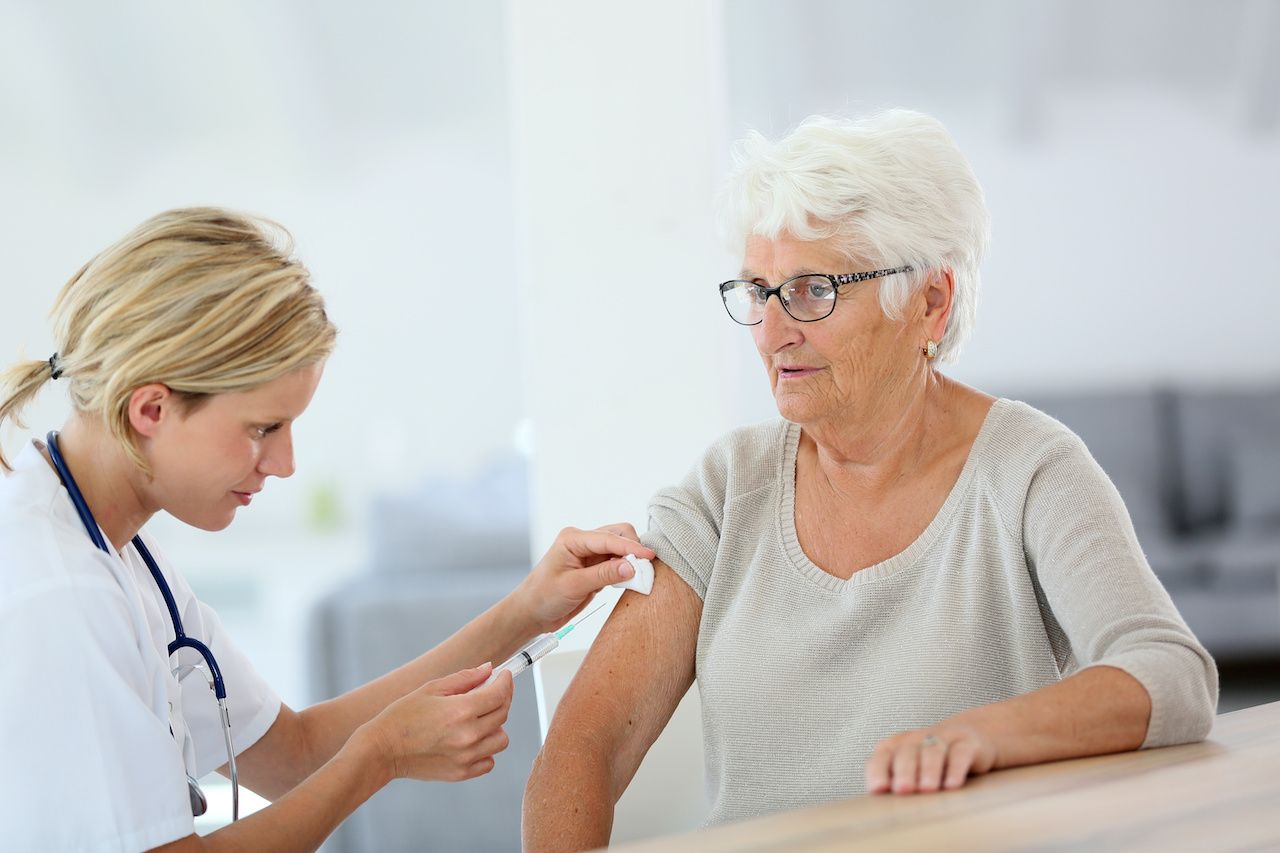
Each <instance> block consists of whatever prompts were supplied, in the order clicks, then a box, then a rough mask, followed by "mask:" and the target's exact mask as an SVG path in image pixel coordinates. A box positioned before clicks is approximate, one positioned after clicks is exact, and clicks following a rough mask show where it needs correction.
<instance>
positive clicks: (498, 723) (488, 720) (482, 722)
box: [476, 702, 511, 736]
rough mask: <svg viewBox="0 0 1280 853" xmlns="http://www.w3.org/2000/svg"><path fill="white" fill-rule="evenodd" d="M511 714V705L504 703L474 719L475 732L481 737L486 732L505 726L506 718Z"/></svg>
mask: <svg viewBox="0 0 1280 853" xmlns="http://www.w3.org/2000/svg"><path fill="white" fill-rule="evenodd" d="M510 713H511V703H510V702H506V703H504V704H502V705H499V706H498V707H497V708H494V709H493V710H492V711H489V712H488V713H485V714H481V715H480V716H479V717H478V718H477V719H476V730H477V731H479V732H480V733H481V736H483V735H484V733H486V732H490V731H493V730H495V729H500V728H502V727H503V726H505V725H506V724H507V716H508V715H509V714H510Z"/></svg>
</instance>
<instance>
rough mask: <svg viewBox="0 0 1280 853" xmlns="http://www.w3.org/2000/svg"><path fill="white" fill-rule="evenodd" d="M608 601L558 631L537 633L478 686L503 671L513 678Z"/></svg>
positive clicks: (483, 685) (542, 656)
mask: <svg viewBox="0 0 1280 853" xmlns="http://www.w3.org/2000/svg"><path fill="white" fill-rule="evenodd" d="M608 603H609V602H607V601H603V602H601V603H600V604H598V605H596V606H595V607H593V608H592V609H591V610H590V612H588V613H587V615H585V616H583V617H582V618H581V619H579V620H578V621H576V622H570V623H569V624H568V625H565V626H564V627H563V628H561V629H560V630H559V631H556V632H555V633H552V634H539V635H538V636H536V637H534V638H533V639H532V640H530V641H529V643H528V644H527V645H525V647H524V648H522V649H521V650H520V651H518V652H516V653H515V654H514V655H512V656H511V657H509V658H507V659H506V660H505V661H503V663H502V665H501V666H495V667H494V668H493V673H492V674H491V675H490V676H489V677H488V678H487V679H485V682H484V684H482V685H480V686H481V687H488V686H489V685H490V684H492V683H493V681H494V679H496V678H497V677H498V676H499V675H501V674H502V673H504V672H509V673H511V677H512V678H515V677H516V676H517V675H519V674H520V673H522V672H524V671H525V670H526V669H528V668H529V667H531V666H533V665H534V664H535V663H537V662H538V661H540V660H542V659H543V658H544V657H546V656H547V655H548V654H550V653H551V652H552V651H554V650H555V648H556V647H557V646H559V645H560V641H561V640H563V639H564V638H565V637H567V636H568V635H569V632H570V631H572V630H573V629H574V628H577V627H578V626H579V625H581V624H582V623H583V622H585V621H587V620H588V619H590V618H591V617H592V616H593V615H594V614H595V613H597V612H598V611H599V610H600V609H601V608H602V607H604V606H605V605H606V604H608Z"/></svg>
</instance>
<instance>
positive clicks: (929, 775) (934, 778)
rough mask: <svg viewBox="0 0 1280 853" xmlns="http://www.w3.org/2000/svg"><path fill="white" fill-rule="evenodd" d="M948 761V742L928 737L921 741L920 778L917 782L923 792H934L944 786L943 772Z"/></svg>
mask: <svg viewBox="0 0 1280 853" xmlns="http://www.w3.org/2000/svg"><path fill="white" fill-rule="evenodd" d="M946 761H947V744H946V743H945V742H944V741H941V740H938V739H937V738H928V737H926V738H925V739H924V740H923V741H921V742H920V779H919V781H918V782H917V783H916V784H917V788H918V789H919V790H920V791H922V792H933V791H936V790H938V789H939V788H941V787H942V772H943V768H944V766H945V765H946Z"/></svg>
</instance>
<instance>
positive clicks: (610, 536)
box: [558, 525, 658, 560]
mask: <svg viewBox="0 0 1280 853" xmlns="http://www.w3.org/2000/svg"><path fill="white" fill-rule="evenodd" d="M627 526H628V527H630V525H627ZM631 532H632V533H634V532H635V529H634V528H631ZM558 539H559V543H560V545H561V547H563V548H564V549H565V550H566V551H568V552H569V553H570V554H572V555H573V556H575V557H577V558H578V559H588V558H591V557H607V556H609V555H610V554H612V555H613V556H615V557H625V556H627V555H628V554H635V555H636V556H637V557H644V558H645V559H646V560H652V559H653V558H654V557H656V556H658V555H657V554H656V553H655V552H654V551H653V550H652V549H650V548H646V547H645V546H643V545H641V544H640V543H639V542H637V541H636V540H635V539H628V538H627V537H626V536H620V535H618V534H617V533H613V532H610V531H608V530H603V529H601V530H578V529H577V528H574V527H566V528H565V529H564V530H562V531H560V536H559V537H558Z"/></svg>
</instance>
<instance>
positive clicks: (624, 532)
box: [596, 521, 640, 543]
mask: <svg viewBox="0 0 1280 853" xmlns="http://www.w3.org/2000/svg"><path fill="white" fill-rule="evenodd" d="M596 529H597V530H603V531H605V532H606V533H612V534H613V535H614V536H621V537H622V538H623V539H630V540H631V541H632V542H637V543H638V542H639V541H640V534H639V533H636V529H635V528H634V527H632V526H631V525H630V524H628V523H627V522H625V521H620V522H618V523H617V524H606V525H604V526H603V527H597V528H596Z"/></svg>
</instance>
